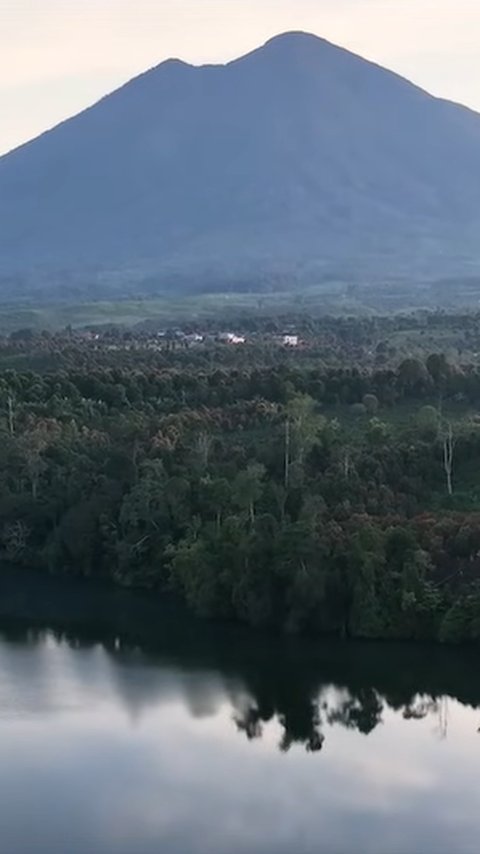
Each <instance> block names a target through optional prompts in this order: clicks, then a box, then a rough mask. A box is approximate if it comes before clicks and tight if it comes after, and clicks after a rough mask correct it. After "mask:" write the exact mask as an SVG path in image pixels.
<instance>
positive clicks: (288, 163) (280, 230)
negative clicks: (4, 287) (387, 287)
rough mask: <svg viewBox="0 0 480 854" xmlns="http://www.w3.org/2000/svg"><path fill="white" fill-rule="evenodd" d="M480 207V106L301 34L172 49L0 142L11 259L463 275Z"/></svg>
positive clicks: (205, 275)
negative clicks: (85, 106) (209, 51)
mask: <svg viewBox="0 0 480 854" xmlns="http://www.w3.org/2000/svg"><path fill="white" fill-rule="evenodd" d="M479 223H480V116H479V115H477V114H475V113H473V112H471V111H469V110H467V109H465V108H462V107H459V106H457V105H454V104H451V103H449V102H446V101H442V100H439V99H436V98H433V97H431V96H430V95H428V94H427V93H425V92H423V91H422V90H420V89H418V88H417V87H415V86H413V85H412V84H410V83H408V82H407V81H405V80H403V79H402V78H400V77H398V76H397V75H395V74H392V73H391V72H388V71H385V70H384V69H382V68H380V67H378V66H376V65H374V64H372V63H369V62H366V61H365V60H362V59H360V58H359V57H356V56H354V55H353V54H351V53H349V52H347V51H345V50H342V49H340V48H337V47H335V46H333V45H331V44H329V43H328V42H325V41H323V40H322V39H318V38H316V37H314V36H309V35H306V34H302V33H289V34H286V35H284V36H279V37H277V38H275V39H273V40H271V41H270V42H268V43H267V44H266V45H265V46H264V47H263V48H260V49H259V50H257V51H254V52H253V53H251V54H249V55H247V56H246V57H243V58H241V59H239V60H236V61H234V62H232V63H230V64H228V65H226V66H204V67H200V68H196V67H193V66H190V65H187V64H185V63H182V62H180V61H178V60H169V61H167V62H165V63H162V64H161V65H160V66H158V67H157V68H154V69H152V70H151V71H149V72H147V73H146V74H143V75H141V76H140V77H138V78H136V79H134V80H133V81H131V82H130V83H128V84H126V85H125V86H124V87H122V88H121V89H119V90H117V91H116V92H114V93H113V94H112V95H110V96H108V97H106V98H104V99H103V100H102V101H100V102H99V103H98V104H96V105H95V106H93V107H92V108H90V109H89V110H87V111H85V112H83V113H81V114H80V115H78V116H76V117H75V118H73V119H71V120H69V121H67V122H65V123H63V124H62V125H60V126H58V127H57V128H55V129H54V130H52V131H50V132H48V133H46V134H44V135H43V136H41V137H40V138H38V139H36V140H34V141H33V142H31V143H29V144H27V145H25V146H22V147H21V148H19V149H17V150H16V151H14V152H12V153H10V154H8V155H6V156H5V157H3V158H0V272H3V273H4V274H7V273H11V272H23V271H26V272H27V273H29V275H30V277H32V276H33V277H34V276H35V274H40V273H41V272H42V271H43V272H44V273H45V271H46V272H48V273H50V271H52V272H53V271H59V270H71V271H74V272H75V273H77V274H78V273H81V272H82V271H92V270H104V271H108V275H109V276H110V277H111V278H112V279H114V278H115V276H117V278H118V276H120V277H124V278H125V279H127V278H132V279H135V278H137V279H142V277H143V278H150V279H151V280H152V281H153V282H154V286H155V287H157V286H158V287H168V286H171V287H175V286H184V287H193V288H195V287H205V288H208V287H209V286H212V285H213V286H215V285H216V284H217V283H220V282H233V283H235V282H236V283H238V284H241V283H245V282H247V283H249V282H252V283H255V282H256V281H257V282H264V281H272V282H274V283H275V282H283V281H284V282H288V281H289V280H292V281H300V282H302V281H304V282H314V281H315V280H317V279H318V277H319V276H321V275H323V274H335V273H338V274H339V275H350V274H352V272H354V273H355V275H356V276H357V277H359V278H362V277H368V276H372V275H373V276H384V275H390V274H394V275H408V274H411V273H421V274H423V275H425V274H426V275H429V274H431V275H432V276H435V275H438V274H443V273H446V272H448V273H456V272H463V273H465V272H468V271H470V270H472V269H478V268H479V267H480V247H479V246H477V244H478V240H476V237H477V233H478V226H479ZM104 278H105V276H104ZM106 279H107V280H108V276H106Z"/></svg>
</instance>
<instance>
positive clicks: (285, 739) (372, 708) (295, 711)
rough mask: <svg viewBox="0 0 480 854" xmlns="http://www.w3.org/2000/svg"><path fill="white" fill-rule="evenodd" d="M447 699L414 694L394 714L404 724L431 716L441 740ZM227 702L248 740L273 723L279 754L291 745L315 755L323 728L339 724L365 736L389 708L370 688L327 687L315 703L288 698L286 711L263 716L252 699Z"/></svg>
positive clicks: (321, 740)
mask: <svg viewBox="0 0 480 854" xmlns="http://www.w3.org/2000/svg"><path fill="white" fill-rule="evenodd" d="M448 699H449V698H448V697H446V696H445V697H428V696H424V695H418V696H417V697H413V698H412V699H411V700H409V701H408V702H407V703H406V704H405V705H404V706H403V708H401V709H400V710H399V709H397V710H396V711H397V712H398V711H401V714H402V717H403V719H404V720H406V721H420V720H424V719H425V718H428V717H431V718H432V719H433V721H434V723H435V727H434V732H435V733H436V734H437V735H438V736H439V737H440V738H442V739H444V738H446V737H447V733H448ZM231 701H232V705H233V706H234V709H235V710H234V714H233V720H234V722H235V725H236V727H237V729H238V731H239V732H241V733H244V734H245V736H246V737H247V739H248V740H249V741H252V740H253V739H259V738H261V737H262V735H263V732H264V725H265V724H266V723H268V721H270V720H272V719H274V720H276V721H277V722H278V723H279V724H280V726H281V728H282V730H283V732H282V735H281V739H280V742H279V749H280V750H281V751H282V752H287V751H288V750H289V749H290V748H291V747H292V746H293V745H294V744H300V745H303V746H304V747H305V749H306V750H307V751H308V752H318V751H319V750H321V749H322V747H323V744H324V742H325V739H326V736H325V732H324V730H325V728H326V726H330V727H331V726H335V725H339V726H342V727H345V728H346V729H351V730H356V731H357V732H359V733H362V734H363V735H369V734H370V733H371V732H373V731H374V730H375V729H376V727H377V726H378V725H379V724H381V723H382V722H383V720H382V714H383V711H384V709H385V707H387V708H389V706H388V703H387V702H386V700H385V698H383V697H381V696H380V694H379V693H378V692H377V691H376V690H375V689H374V688H363V689H361V690H359V691H358V692H357V693H351V692H350V691H349V690H348V689H347V688H342V689H337V690H332V688H331V686H328V687H325V686H324V687H323V688H321V689H320V695H319V698H318V700H314V701H311V700H310V701H307V700H305V698H302V697H299V696H297V697H293V696H292V700H291V702H290V703H289V706H288V708H285V707H283V708H277V709H275V710H274V712H272V711H271V710H269V712H268V714H267V715H265V716H263V715H262V712H261V710H260V709H259V707H258V705H257V704H256V702H255V700H254V699H251V700H250V701H249V702H246V701H245V698H243V701H242V702H241V703H239V704H238V705H237V706H235V704H236V700H235V697H231Z"/></svg>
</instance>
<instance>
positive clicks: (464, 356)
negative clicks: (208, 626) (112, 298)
mask: <svg viewBox="0 0 480 854" xmlns="http://www.w3.org/2000/svg"><path fill="white" fill-rule="evenodd" d="M222 324H223V326H225V321H224V320H222ZM222 328H223V327H222ZM228 328H229V329H234V330H235V335H233V334H230V333H229V334H228V335H225V334H224V332H223V331H222V329H221V328H219V327H218V324H216V323H215V321H214V320H212V321H211V323H208V324H204V328H203V329H202V330H199V329H198V328H196V327H195V324H193V325H190V326H189V327H188V328H187V329H184V330H178V329H167V330H158V329H153V328H150V327H149V326H148V325H146V326H145V327H144V328H140V329H137V330H123V329H106V330H84V331H82V332H74V331H72V330H70V329H67V330H64V331H63V332H62V333H58V334H55V335H53V334H49V333H44V334H34V333H32V332H30V331H29V330H23V331H21V332H17V333H15V334H13V335H11V336H10V337H8V338H4V339H2V340H1V341H0V431H1V439H2V441H1V444H0V479H1V492H0V543H1V549H2V555H3V559H4V562H5V563H8V564H10V565H11V564H12V563H14V564H15V563H18V564H24V565H28V566H36V567H38V568H39V570H43V571H45V572H49V573H58V574H72V575H77V576H85V577H92V576H96V577H98V578H104V579H108V580H113V581H114V582H116V583H118V584H120V585H124V586H131V587H133V586H138V587H146V588H149V589H151V591H152V595H158V596H160V595H161V594H162V591H173V592H175V593H176V594H178V595H180V596H181V597H182V598H183V599H184V600H185V601H186V602H187V603H188V605H189V606H190V607H191V608H192V609H194V610H195V611H196V612H198V613H199V614H202V615H205V616H210V617H220V618H224V619H238V620H241V621H244V622H247V623H249V624H252V625H255V626H268V627H272V628H274V629H277V630H283V631H288V632H296V633H297V632H302V633H313V632H323V633H329V634H332V635H339V636H342V637H349V636H355V637H364V638H416V639H429V638H435V639H440V640H443V641H462V640H476V639H478V638H479V637H480V481H479V478H478V474H479V473H480V415H478V414H477V412H478V413H480V364H479V362H478V358H477V357H478V352H477V347H478V350H479V351H480V333H479V329H480V322H479V318H478V316H475V315H467V316H464V317H453V316H449V315H446V314H432V315H416V316H404V317H398V318H393V317H389V318H385V319H382V318H375V319H365V320H362V319H350V318H343V319H333V318H318V319H317V320H315V319H312V318H308V317H303V318H302V317H298V318H295V319H292V318H285V319H282V318H277V319H276V320H274V321H273V320H272V321H268V320H262V321H261V322H259V321H258V320H256V319H255V317H253V316H252V317H250V318H245V317H243V318H241V319H240V318H232V319H231V323H230V324H229V326H228ZM233 342H235V343H233Z"/></svg>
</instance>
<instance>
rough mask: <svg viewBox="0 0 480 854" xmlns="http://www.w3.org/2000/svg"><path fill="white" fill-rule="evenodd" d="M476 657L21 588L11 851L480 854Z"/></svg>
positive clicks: (1, 752) (13, 665) (3, 637)
mask: <svg viewBox="0 0 480 854" xmlns="http://www.w3.org/2000/svg"><path fill="white" fill-rule="evenodd" d="M60 615H62V618H60ZM86 615H88V621H87V620H86ZM476 658H477V654H476V651H475V650H456V649H447V648H445V649H441V648H437V647H433V648H432V647H425V648H422V647H418V646H415V647H409V646H396V645H389V646H384V645H378V644H367V645H362V644H360V645H342V644H335V643H330V642H326V641H322V642H318V641H317V642H301V641H298V640H288V641H287V640H280V639H275V638H271V637H268V636H262V635H256V634H252V633H249V632H244V631H242V630H240V629H237V628H234V627H231V626H213V625H208V624H207V625H206V624H203V623H197V622H195V621H192V620H191V619H190V618H185V615H183V614H182V613H180V612H178V610H177V609H176V608H175V607H173V606H172V607H162V608H160V607H159V606H158V603H155V602H152V601H151V600H149V599H144V598H142V597H129V596H128V595H127V594H125V593H121V592H120V593H119V592H110V591H101V590H100V591H96V592H95V593H91V592H90V591H89V590H88V589H86V588H84V587H81V586H80V587H78V588H77V587H71V586H69V587H68V588H67V587H58V585H57V584H55V583H53V582H52V584H51V585H48V584H46V583H45V582H44V581H43V580H42V581H41V582H40V583H39V582H38V580H35V579H32V580H29V581H28V584H25V585H24V586H23V587H22V590H20V591H19V589H18V580H15V581H13V582H12V581H11V580H8V579H7V578H6V577H3V578H1V579H0V792H1V797H0V826H1V832H2V850H5V851H8V852H10V851H11V852H14V854H40V853H41V854H43V852H45V854H47V852H48V854H50V852H53V854H56V852H57V851H58V852H64V851H69V852H72V854H80V852H82V854H85V852H86V851H88V852H89V854H154V852H157V851H159V850H161V851H166V852H168V854H204V852H205V854H207V852H208V854H225V852H228V854H247V852H248V854H251V853H252V854H253V852H255V854H291V852H296V854H310V852H312V854H313V852H318V851H320V852H322V851H324V852H328V854H331V852H335V854H337V852H338V854H350V852H353V851H355V852H356V853H357V852H358V854H367V852H368V854H430V852H434V851H435V854H447V852H448V854H451V852H453V851H454V852H455V854H469V852H473V851H476V850H477V839H478V831H479V830H480V822H479V819H478V808H477V803H476V801H477V799H476V779H477V771H478V760H479V758H480V736H479V735H478V734H477V732H476V731H477V728H478V725H479V724H480V713H479V712H478V711H477V709H478V708H479V706H480V682H479V680H478V674H477V666H476ZM25 816H28V821H27V822H26V821H25Z"/></svg>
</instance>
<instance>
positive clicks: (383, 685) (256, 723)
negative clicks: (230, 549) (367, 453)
mask: <svg viewBox="0 0 480 854" xmlns="http://www.w3.org/2000/svg"><path fill="white" fill-rule="evenodd" d="M127 615H128V609H126V610H125V611H124V610H122V611H121V623H119V622H118V612H117V613H114V614H113V616H112V614H110V616H109V618H108V619H107V618H106V617H105V616H102V615H101V617H102V618H101V619H98V620H97V621H96V623H95V624H92V625H90V626H89V625H86V624H85V623H79V622H76V623H75V624H74V625H72V624H70V625H63V626H62V625H59V624H58V623H55V622H53V621H44V622H43V624H40V625H39V626H38V628H37V629H35V628H32V627H31V625H30V624H29V623H28V622H25V623H24V624H23V626H22V624H21V623H19V622H18V621H12V624H11V625H8V623H7V624H5V623H4V621H2V623H3V628H4V631H3V635H4V637H5V638H6V639H7V640H8V641H9V643H19V644H22V645H26V646H28V647H32V646H35V645H42V644H43V643H44V642H45V638H46V636H47V634H49V636H50V637H51V636H52V635H53V636H54V637H55V639H56V641H58V642H60V643H64V644H68V646H69V647H70V648H71V649H73V650H76V651H80V650H88V649H89V648H93V647H97V648H98V649H100V650H101V651H102V653H103V655H102V657H101V659H99V660H98V661H97V665H96V666H97V671H98V672H96V678H97V680H98V682H100V680H103V679H108V680H109V682H110V684H111V686H112V689H113V691H114V692H115V696H116V697H117V698H118V701H119V702H120V703H122V705H123V706H124V707H125V708H126V709H128V711H129V713H130V714H131V715H135V716H138V714H140V713H141V711H142V710H143V709H145V708H148V707H153V706H155V705H156V704H159V703H160V702H162V700H163V701H167V700H169V699H170V698H172V697H175V698H176V699H178V698H181V700H182V702H183V703H185V704H186V705H187V707H188V709H189V711H190V713H191V714H192V716H194V717H204V716H210V715H214V714H216V713H217V712H218V710H219V709H220V707H221V705H222V703H224V702H225V698H228V701H229V703H230V704H231V707H232V716H233V721H234V724H235V726H236V727H237V729H238V731H239V732H240V733H243V734H244V736H245V737H246V738H247V739H248V740H254V739H259V738H261V737H262V735H263V734H264V729H265V725H266V724H267V723H268V722H270V721H275V722H276V723H278V725H279V726H280V728H281V736H280V739H279V745H278V746H279V749H280V750H282V751H288V750H289V749H290V748H291V747H292V745H302V746H303V747H304V748H305V749H306V750H308V751H311V752H318V751H319V750H321V748H322V746H323V744H324V741H325V737H326V736H327V737H328V733H327V729H328V728H329V727H332V726H342V727H345V728H347V729H350V730H356V731H357V732H359V733H362V734H364V735H368V734H370V733H371V732H373V731H374V730H375V729H376V727H378V725H379V724H380V723H381V722H382V718H383V714H384V712H385V710H386V709H390V710H394V711H395V712H397V713H399V714H401V715H402V717H403V718H404V720H405V721H412V722H415V721H421V720H425V719H426V718H429V719H430V718H431V719H432V720H433V722H434V724H435V728H434V731H435V732H436V733H437V734H438V735H439V736H440V737H442V738H445V737H446V736H447V732H448V696H449V695H450V696H452V697H455V698H457V699H458V700H459V701H460V702H463V703H464V704H468V705H470V706H472V707H478V706H480V690H477V689H476V685H477V681H476V679H475V673H476V670H475V661H474V657H473V656H472V659H471V661H470V660H469V658H468V656H465V655H464V654H463V653H462V654H460V653H459V652H457V651H454V650H448V649H446V648H442V649H440V648H439V649H438V651H437V650H436V649H433V650H432V649H431V648H428V649H427V650H425V652H424V653H422V648H421V647H417V648H414V647H409V646H408V645H406V646H402V647H398V648H397V647H395V646H394V645H393V646H392V645H388V644H386V645H380V644H379V645H370V646H369V645H364V646H362V645H361V644H351V645H350V644H331V645H329V644H328V642H326V643H325V644H323V643H318V644H315V645H310V646H309V645H308V644H304V643H303V642H298V643H286V642H283V641H282V640H281V639H268V638H264V637H263V636H262V637H261V638H258V637H257V636H256V635H255V634H254V633H253V632H252V633H247V632H242V633H236V630H235V631H233V630H232V632H231V631H230V629H228V628H225V627H218V626H214V627H212V626H209V625H208V624H207V625H205V626H203V625H200V626H199V625H198V624H195V623H194V622H189V621H185V622H184V623H182V621H181V620H177V619H175V620H171V621H165V622H163V623H161V624H159V623H158V620H157V621H156V623H155V626H154V627H153V629H152V628H148V621H146V620H143V615H142V613H141V612H139V613H138V614H137V615H136V618H135V619H134V620H133V621H132V620H131V619H128V620H127ZM134 616H135V615H134ZM52 622H53V625H52ZM45 625H49V626H50V627H51V628H50V629H49V630H48V633H47V632H46V629H45ZM40 664H41V662H40ZM76 666H77V665H76V663H75V661H72V667H73V668H75V667H76ZM93 666H94V662H93V660H92V661H91V662H89V663H86V664H85V666H82V664H81V662H80V667H79V673H80V674H81V678H82V679H84V680H85V684H86V685H87V686H88V684H91V680H92V678H93V676H94V674H93V672H92V670H93ZM88 680H90V682H89V681H88ZM332 686H336V687H335V688H333V687H332Z"/></svg>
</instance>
